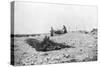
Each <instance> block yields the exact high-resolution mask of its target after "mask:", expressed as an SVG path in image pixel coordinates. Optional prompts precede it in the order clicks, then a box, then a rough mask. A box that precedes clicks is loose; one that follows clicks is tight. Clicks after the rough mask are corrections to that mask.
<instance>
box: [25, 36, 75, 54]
mask: <svg viewBox="0 0 100 67" xmlns="http://www.w3.org/2000/svg"><path fill="white" fill-rule="evenodd" d="M25 42H26V43H28V44H29V45H30V46H32V47H33V48H35V49H36V50H37V51H43V52H46V51H53V50H60V49H63V48H73V47H72V46H69V45H64V44H62V43H56V42H54V41H52V40H50V38H49V37H47V36H46V37H45V38H44V39H43V41H42V42H39V41H38V40H36V39H33V38H29V39H26V40H25Z"/></svg>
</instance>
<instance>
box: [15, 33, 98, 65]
mask: <svg viewBox="0 0 100 67" xmlns="http://www.w3.org/2000/svg"><path fill="white" fill-rule="evenodd" d="M28 38H34V39H37V40H39V41H42V40H43V38H44V36H37V37H15V38H14V57H15V63H14V64H15V65H17V66H18V65H35V64H55V63H65V62H66V63H67V62H68V63H69V62H85V61H86V62H87V61H96V60H97V38H94V36H93V35H90V34H84V33H79V32H70V33H66V34H62V35H59V36H53V37H50V40H52V41H54V42H57V43H63V44H64V45H69V46H73V47H74V48H63V49H60V50H53V51H47V52H41V51H36V50H35V48H33V47H32V46H30V45H29V44H27V43H26V42H25V40H26V39H28Z"/></svg>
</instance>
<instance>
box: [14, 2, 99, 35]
mask: <svg viewBox="0 0 100 67" xmlns="http://www.w3.org/2000/svg"><path fill="white" fill-rule="evenodd" d="M97 24H98V23H97V7H95V6H83V5H81V6H80V5H67V4H66V5H62V4H61V5H60V4H48V3H34V2H15V4H14V34H40V33H49V32H50V29H51V27H53V28H54V29H55V30H57V29H62V28H63V25H65V26H66V28H67V30H68V31H75V30H88V31H90V30H91V29H92V28H96V27H97Z"/></svg>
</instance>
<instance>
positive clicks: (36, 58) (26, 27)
mask: <svg viewBox="0 0 100 67" xmlns="http://www.w3.org/2000/svg"><path fill="white" fill-rule="evenodd" d="M97 9H98V8H97V7H96V6H92V5H91V6H88V5H74V4H63V3H44V2H23V1H13V2H11V65H14V66H28V65H44V64H60V63H76V62H77V63H78V62H93V61H97V60H98V12H97Z"/></svg>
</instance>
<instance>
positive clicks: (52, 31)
mask: <svg viewBox="0 0 100 67" xmlns="http://www.w3.org/2000/svg"><path fill="white" fill-rule="evenodd" d="M50 32H51V33H50V34H51V36H53V33H54V30H53V27H51V31H50Z"/></svg>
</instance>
